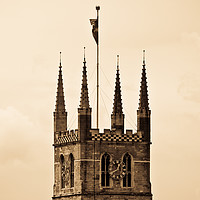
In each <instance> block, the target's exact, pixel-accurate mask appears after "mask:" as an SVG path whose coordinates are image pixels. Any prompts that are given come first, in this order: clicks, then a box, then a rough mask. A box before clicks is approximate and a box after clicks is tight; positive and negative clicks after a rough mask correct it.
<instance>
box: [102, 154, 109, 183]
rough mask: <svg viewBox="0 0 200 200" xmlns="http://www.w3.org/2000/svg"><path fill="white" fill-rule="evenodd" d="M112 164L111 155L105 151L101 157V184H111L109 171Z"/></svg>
mask: <svg viewBox="0 0 200 200" xmlns="http://www.w3.org/2000/svg"><path fill="white" fill-rule="evenodd" d="M109 164H110V156H109V155H108V154H107V153H105V154H104V155H103V156H102V158H101V186H103V187H107V186H110V175H109V172H108V166H109Z"/></svg>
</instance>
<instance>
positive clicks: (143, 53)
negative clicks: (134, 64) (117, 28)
mask: <svg viewBox="0 0 200 200" xmlns="http://www.w3.org/2000/svg"><path fill="white" fill-rule="evenodd" d="M143 66H145V50H143Z"/></svg>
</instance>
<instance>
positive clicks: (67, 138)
mask: <svg viewBox="0 0 200 200" xmlns="http://www.w3.org/2000/svg"><path fill="white" fill-rule="evenodd" d="M90 139H91V140H92V141H108V142H142V141H143V134H142V132H141V131H139V132H137V133H133V130H126V133H125V134H121V131H120V130H114V129H112V130H110V129H104V132H103V133H99V129H91V130H90ZM78 141H79V139H78V129H75V130H68V131H60V132H56V133H55V145H64V144H66V143H70V142H78Z"/></svg>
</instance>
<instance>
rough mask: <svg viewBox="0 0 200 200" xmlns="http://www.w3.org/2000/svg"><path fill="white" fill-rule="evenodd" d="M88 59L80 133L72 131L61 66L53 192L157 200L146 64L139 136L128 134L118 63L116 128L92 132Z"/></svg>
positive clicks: (74, 197)
mask: <svg viewBox="0 0 200 200" xmlns="http://www.w3.org/2000/svg"><path fill="white" fill-rule="evenodd" d="M88 94H89V92H88V86H87V67H86V60H85V56H84V62H83V75H82V86H81V98H80V105H79V108H78V129H76V130H71V131H69V130H67V113H66V111H65V102H64V92H63V81H62V67H61V63H60V66H59V76H58V89H57V98H56V109H55V112H54V144H53V146H54V189H53V197H52V198H53V199H57V200H109V199H113V200H152V194H151V183H150V144H151V141H150V138H151V137H150V114H151V111H150V109H149V103H148V91H147V81H146V65H145V60H143V67H142V80H141V86H140V99H139V107H138V110H137V132H136V133H134V132H133V131H132V130H125V128H124V114H123V108H122V97H121V86H120V70H119V62H117V71H116V81H115V91H114V103H113V111H112V114H111V129H104V131H103V132H99V129H94V128H92V125H91V124H92V123H91V112H92V109H91V108H90V105H89V95H88Z"/></svg>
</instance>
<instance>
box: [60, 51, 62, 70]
mask: <svg viewBox="0 0 200 200" xmlns="http://www.w3.org/2000/svg"><path fill="white" fill-rule="evenodd" d="M61 54H62V52H60V67H62V65H61Z"/></svg>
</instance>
